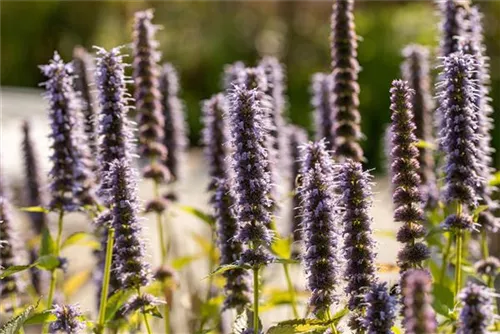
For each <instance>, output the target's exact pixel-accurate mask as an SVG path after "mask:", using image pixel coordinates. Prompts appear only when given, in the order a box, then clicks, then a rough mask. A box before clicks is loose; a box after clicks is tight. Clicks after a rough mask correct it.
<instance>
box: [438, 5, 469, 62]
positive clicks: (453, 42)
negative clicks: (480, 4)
mask: <svg viewBox="0 0 500 334" xmlns="http://www.w3.org/2000/svg"><path fill="white" fill-rule="evenodd" d="M437 3H438V4H439V10H440V14H441V15H440V16H441V18H442V19H441V26H440V29H441V39H440V42H439V48H440V50H439V51H440V54H441V56H442V57H447V56H449V55H450V54H452V53H454V52H457V51H459V50H460V43H461V41H460V39H461V37H463V36H464V34H465V29H466V27H465V24H466V22H465V9H464V6H465V5H466V4H467V3H468V0H444V1H439V2H437Z"/></svg>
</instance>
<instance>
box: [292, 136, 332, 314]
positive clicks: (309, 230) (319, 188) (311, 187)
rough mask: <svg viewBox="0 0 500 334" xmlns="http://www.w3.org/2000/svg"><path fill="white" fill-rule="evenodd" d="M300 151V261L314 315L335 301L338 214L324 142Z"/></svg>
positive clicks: (309, 145)
mask: <svg viewBox="0 0 500 334" xmlns="http://www.w3.org/2000/svg"><path fill="white" fill-rule="evenodd" d="M301 150H302V180H301V182H302V184H301V186H300V187H299V194H300V197H301V199H302V207H301V217H302V229H303V233H304V234H303V236H304V243H305V254H304V257H303V262H304V265H305V270H306V274H307V287H308V289H309V290H311V292H312V296H311V298H310V299H309V304H310V306H311V308H312V310H313V312H314V313H315V314H317V315H319V314H321V313H323V312H325V311H326V310H328V309H329V307H330V305H331V304H333V303H334V302H336V301H337V298H336V297H337V296H336V293H335V290H336V286H337V285H338V284H339V280H340V265H341V258H340V257H341V255H340V234H339V232H338V231H339V224H338V221H336V219H337V216H338V215H339V209H338V204H337V202H336V201H337V200H336V198H335V190H334V182H333V173H332V171H333V165H332V160H331V158H330V155H329V154H328V152H327V151H326V149H325V143H324V141H319V142H315V143H308V144H306V145H304V146H302V147H301Z"/></svg>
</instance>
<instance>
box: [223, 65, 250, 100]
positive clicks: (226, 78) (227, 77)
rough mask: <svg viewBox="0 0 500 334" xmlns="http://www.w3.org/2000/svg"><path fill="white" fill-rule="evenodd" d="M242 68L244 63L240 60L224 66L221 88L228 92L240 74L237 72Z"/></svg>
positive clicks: (243, 68)
mask: <svg viewBox="0 0 500 334" xmlns="http://www.w3.org/2000/svg"><path fill="white" fill-rule="evenodd" d="M244 70H245V64H244V63H243V62H241V61H237V62H235V63H233V64H228V65H225V66H224V74H223V76H222V88H223V89H224V91H226V92H229V91H230V90H231V89H233V86H234V84H236V82H237V81H238V77H239V76H240V74H239V73H240V72H241V71H244Z"/></svg>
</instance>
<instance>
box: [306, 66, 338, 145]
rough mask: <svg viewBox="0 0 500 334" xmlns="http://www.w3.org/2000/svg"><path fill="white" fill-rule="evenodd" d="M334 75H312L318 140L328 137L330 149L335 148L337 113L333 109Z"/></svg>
mask: <svg viewBox="0 0 500 334" xmlns="http://www.w3.org/2000/svg"><path fill="white" fill-rule="evenodd" d="M332 91H333V81H332V76H331V75H329V74H325V73H316V74H314V75H313V77H312V85H311V92H312V99H311V104H312V106H313V108H314V120H315V124H316V140H321V139H323V138H325V139H326V142H325V144H326V145H327V148H328V150H329V151H333V150H334V149H335V147H334V145H335V133H334V130H335V129H334V125H333V124H334V122H335V115H334V114H333V109H332Z"/></svg>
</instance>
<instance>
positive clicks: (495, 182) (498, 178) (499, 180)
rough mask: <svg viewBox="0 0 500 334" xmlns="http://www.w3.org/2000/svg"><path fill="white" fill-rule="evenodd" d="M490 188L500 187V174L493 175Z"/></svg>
mask: <svg viewBox="0 0 500 334" xmlns="http://www.w3.org/2000/svg"><path fill="white" fill-rule="evenodd" d="M490 186H492V187H496V186H500V172H496V173H495V174H493V177H492V178H491V180H490Z"/></svg>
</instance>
